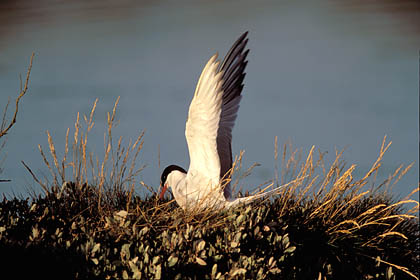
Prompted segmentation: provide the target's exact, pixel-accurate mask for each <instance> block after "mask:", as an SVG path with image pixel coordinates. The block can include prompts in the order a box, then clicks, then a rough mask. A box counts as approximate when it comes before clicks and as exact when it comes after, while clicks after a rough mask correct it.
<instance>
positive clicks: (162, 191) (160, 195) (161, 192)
mask: <svg viewBox="0 0 420 280" xmlns="http://www.w3.org/2000/svg"><path fill="white" fill-rule="evenodd" d="M167 189H168V184H165V185H164V186H163V188H162V190H161V191H160V194H159V199H162V198H163V196H164V195H165V192H166V190H167Z"/></svg>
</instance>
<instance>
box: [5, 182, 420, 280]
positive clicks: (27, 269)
mask: <svg viewBox="0 0 420 280" xmlns="http://www.w3.org/2000/svg"><path fill="white" fill-rule="evenodd" d="M98 198H99V197H98V195H97V190H96V188H93V187H90V186H88V185H76V184H74V183H65V184H64V185H63V186H62V187H61V188H53V189H52V190H51V191H50V192H49V193H48V194H47V195H41V196H39V197H37V198H35V199H34V200H33V201H32V202H29V201H28V200H20V199H17V198H15V199H12V200H7V199H3V201H2V202H1V203H0V214H1V215H0V248H1V249H0V250H1V252H2V254H1V256H2V257H1V260H0V263H1V264H2V266H3V267H4V269H3V270H2V271H3V273H10V275H16V276H17V277H19V278H22V277H28V278H29V277H31V278H33V277H35V276H43V277H45V276H54V277H59V278H69V279H110V278H117V279H132V278H135V279H140V278H143V279H160V278H163V279H172V278H175V279H176V278H178V279H186V278H188V279H197V278H203V279H231V278H239V279H263V278H267V279H395V277H397V278H396V279H408V278H411V277H410V275H411V276H412V277H413V279H414V277H415V276H414V274H416V273H417V274H418V273H419V269H418V268H419V263H418V262H419V259H418V253H419V251H418V246H417V244H418V241H419V229H418V224H417V222H415V221H414V220H413V219H405V218H404V217H405V216H404V214H401V213H402V210H401V208H399V207H398V206H395V204H392V203H391V201H390V200H389V199H388V198H386V197H379V196H377V197H365V198H363V199H360V200H359V201H357V203H354V204H352V206H351V207H350V208H348V209H347V210H346V213H345V214H342V215H339V216H336V217H332V220H329V221H326V220H325V219H326V218H328V217H322V216H314V215H313V214H314V213H316V212H317V211H318V210H319V206H320V205H317V204H316V203H315V204H314V203H311V201H307V202H305V203H303V204H302V205H299V206H295V207H293V208H288V209H287V211H286V212H285V213H283V214H281V213H282V209H283V207H284V201H283V200H281V199H280V198H277V199H275V200H274V201H264V202H263V201H261V202H257V203H256V204H254V205H249V206H246V207H240V208H237V209H233V210H230V211H226V212H221V213H211V212H210V211H209V212H207V213H200V214H198V213H196V214H188V213H185V212H183V211H182V210H180V209H179V208H177V207H176V205H175V204H174V203H172V202H167V203H161V202H158V201H157V200H156V199H155V198H154V197H151V198H148V199H140V198H139V197H132V198H131V201H129V200H128V199H129V193H128V192H127V193H126V196H120V197H118V198H117V200H118V202H117V201H114V202H115V203H114V206H113V207H112V208H113V209H111V208H109V207H108V208H107V209H104V208H103V207H101V205H100V204H99V199H98ZM115 198H116V197H115ZM295 203H296V201H295V200H291V201H289V205H295ZM127 205H128V211H127ZM393 205H394V206H393ZM114 207H115V208H114ZM339 207H340V206H339V201H338V200H337V201H336V202H335V207H334V208H339ZM115 209H125V210H120V211H114V210H115ZM385 209H387V210H386V212H388V214H387V215H383V212H382V213H381V211H383V210H385ZM366 215H370V217H369V218H368V219H370V220H371V222H370V224H368V223H367V224H365V225H363V226H360V228H357V229H354V228H352V226H353V224H351V222H349V221H354V222H356V221H357V220H358V219H359V217H361V216H366ZM373 221H383V222H382V223H379V222H373ZM385 221H386V222H385ZM331 224H334V225H337V227H336V228H335V229H334V227H331ZM340 224H341V225H342V226H338V225H340ZM391 225H392V226H391ZM390 228H392V231H387V230H389V229H390ZM403 266H404V267H403Z"/></svg>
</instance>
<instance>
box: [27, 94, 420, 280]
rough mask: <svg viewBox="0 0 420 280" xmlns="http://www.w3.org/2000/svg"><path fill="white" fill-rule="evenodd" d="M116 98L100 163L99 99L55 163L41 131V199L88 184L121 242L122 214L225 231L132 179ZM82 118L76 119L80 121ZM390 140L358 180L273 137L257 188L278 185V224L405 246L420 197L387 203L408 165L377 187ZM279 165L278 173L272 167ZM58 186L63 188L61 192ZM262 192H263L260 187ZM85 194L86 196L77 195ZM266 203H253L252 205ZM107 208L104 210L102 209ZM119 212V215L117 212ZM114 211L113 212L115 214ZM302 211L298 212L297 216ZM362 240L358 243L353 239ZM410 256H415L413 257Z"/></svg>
mask: <svg viewBox="0 0 420 280" xmlns="http://www.w3.org/2000/svg"><path fill="white" fill-rule="evenodd" d="M118 102H119V98H118V99H117V101H116V102H115V104H114V107H113V109H112V111H110V112H109V113H107V127H106V132H105V133H104V156H103V157H102V158H99V157H98V156H97V155H96V154H95V153H94V152H89V151H88V143H89V142H88V139H89V138H88V136H89V134H90V132H91V130H92V129H93V128H94V125H95V122H94V114H95V110H96V106H97V100H96V101H95V102H94V104H93V106H92V110H91V112H90V113H89V114H88V115H83V118H81V117H80V114H79V113H78V114H77V117H76V122H75V124H74V129H73V132H72V133H71V134H70V129H67V133H66V138H65V139H66V142H65V145H64V152H63V157H62V158H59V157H58V153H57V148H56V144H55V143H54V141H53V139H52V137H51V135H50V133H49V132H48V131H47V137H48V144H49V146H48V151H45V150H44V149H43V148H42V147H41V146H39V150H40V153H41V156H42V158H43V160H44V163H45V164H46V166H47V167H48V169H49V171H50V173H51V176H52V183H48V182H47V181H45V180H44V181H42V180H40V179H38V178H37V177H36V175H35V174H34V173H33V172H32V171H31V169H30V168H29V167H28V166H27V165H26V164H25V166H26V167H27V169H28V170H29V172H31V174H32V175H33V177H34V179H35V180H36V181H37V182H38V183H39V184H40V185H41V187H42V188H43V190H44V191H45V192H46V193H50V192H62V191H63V189H65V188H66V187H69V186H70V185H69V183H68V182H70V181H71V182H72V186H73V187H74V186H75V187H76V188H80V189H83V188H86V186H92V188H91V189H93V190H94V191H93V192H92V193H91V197H90V199H91V201H94V202H95V203H93V205H95V207H97V208H98V209H97V210H99V211H97V213H99V214H100V215H103V219H102V221H103V224H102V226H103V229H111V230H115V231H116V232H117V233H116V234H120V235H121V236H122V235H124V234H127V233H126V231H122V230H121V228H120V227H119V226H118V225H116V224H115V223H112V222H110V221H111V220H110V216H111V217H114V218H117V219H118V220H122V221H124V220H125V219H126V218H127V216H135V217H139V218H138V219H137V222H136V225H135V227H137V228H148V229H152V230H154V231H155V232H156V231H161V230H166V229H179V228H190V227H194V226H200V227H207V228H216V227H224V226H229V223H230V222H231V220H230V219H229V217H230V215H232V211H221V212H217V211H213V210H212V209H208V210H207V211H202V209H200V211H199V210H198V209H197V211H188V212H187V211H183V210H182V209H180V208H179V207H177V206H176V203H175V201H174V200H169V201H167V200H166V201H163V202H162V201H159V200H158V199H157V197H156V195H155V194H156V191H157V188H154V187H152V186H148V185H147V184H145V183H144V182H141V181H139V180H137V175H138V174H139V172H141V170H142V167H138V165H137V162H136V161H137V158H138V155H139V152H140V151H141V149H142V147H143V135H144V134H143V133H141V134H140V135H139V136H138V137H137V138H136V139H135V140H134V141H131V140H129V142H128V144H127V145H124V144H123V139H122V137H119V138H118V139H117V140H114V138H113V134H112V129H113V127H114V126H115V123H116V120H115V117H116V109H117V105H118ZM81 119H82V120H81ZM390 145H391V142H388V141H387V139H386V137H384V139H383V141H382V145H381V147H380V149H379V154H378V158H377V159H376V161H375V162H374V163H373V165H372V167H371V168H370V170H368V171H367V172H366V174H365V175H364V176H362V177H361V178H356V176H355V175H354V171H355V169H356V165H355V164H351V165H350V166H349V167H347V166H346V164H345V162H344V160H343V151H336V153H335V159H334V161H333V162H332V164H330V165H329V166H327V165H326V163H325V153H322V152H320V151H318V152H316V151H315V147H312V148H311V149H310V151H309V153H308V154H307V156H306V157H305V158H304V157H303V155H302V151H301V150H298V149H293V147H292V145H291V144H285V145H284V146H283V148H282V150H281V151H279V147H278V143H277V138H276V139H275V151H274V157H275V160H276V161H275V162H276V164H275V175H274V179H273V180H272V181H270V182H265V183H264V184H263V185H262V188H263V190H266V189H269V188H271V187H278V186H280V185H283V188H282V189H281V190H280V192H279V194H278V195H276V196H275V201H274V202H272V203H273V205H274V206H273V207H276V211H277V212H276V213H277V216H278V219H282V218H283V217H286V216H287V215H290V213H291V212H294V211H295V212H296V211H298V212H299V211H301V212H302V217H304V221H303V223H304V224H311V223H314V221H316V223H318V224H321V225H322V227H323V228H325V231H326V232H327V234H328V236H329V241H328V242H329V243H330V244H332V245H333V246H335V244H340V243H339V242H341V241H343V240H344V241H345V240H352V242H353V243H355V244H357V246H358V248H359V249H360V248H362V249H363V248H366V249H367V252H368V251H369V250H368V249H369V248H374V249H378V250H382V248H383V242H385V241H386V240H388V239H389V238H394V239H395V238H399V239H401V240H405V239H407V238H408V237H407V236H405V234H404V232H403V230H402V229H403V228H402V227H403V226H404V222H405V221H408V220H414V219H418V216H416V213H418V210H419V202H418V201H416V200H415V199H413V198H412V197H413V195H414V194H416V193H417V192H418V191H419V187H418V186H415V188H414V190H413V191H412V193H411V194H410V195H409V196H407V197H406V198H404V199H403V200H399V201H394V202H392V203H384V201H390V200H389V195H390V189H391V188H392V186H394V185H395V184H396V183H397V182H398V181H399V180H400V179H401V177H402V176H404V174H406V173H407V172H408V171H409V170H410V168H411V167H412V166H413V164H410V165H408V166H403V165H401V166H399V167H398V168H397V169H396V170H395V172H393V173H392V174H390V175H389V177H388V178H387V179H386V180H385V181H384V182H382V183H381V184H378V185H375V184H373V182H375V180H376V177H377V172H378V170H379V168H380V167H381V165H382V162H383V156H384V154H385V152H386V151H387V150H388V149H389V147H390ZM48 154H49V155H48ZM242 157H243V153H241V154H240V155H239V156H237V157H236V159H235V162H234V164H233V167H232V169H231V171H230V172H229V173H228V175H227V177H226V178H224V180H223V184H226V183H231V184H232V186H233V189H235V188H237V186H238V180H236V181H233V180H232V177H233V175H234V174H238V173H239V170H242ZM279 161H281V169H280V170H279V168H278V164H279ZM255 166H256V165H253V166H251V167H250V168H249V169H248V170H246V171H245V172H241V173H242V175H241V176H238V179H239V180H240V179H242V178H244V177H246V176H247V175H249V174H250V172H251V171H252V169H253V168H254V167H255ZM59 186H62V187H61V189H60V187H59ZM136 187H140V188H142V189H146V190H147V191H148V192H149V194H150V196H149V197H146V198H141V197H139V196H137V195H134V193H135V190H136ZM258 189H259V190H260V189H261V186H260V187H259V188H258ZM81 194H82V195H85V194H86V192H81ZM264 203H267V201H259V202H256V203H254V207H258V205H259V204H264ZM104 210H106V211H104ZM117 211H118V212H117ZM116 212H117V214H116ZM299 213H300V212H299ZM366 231H369V232H370V233H372V232H373V233H374V235H372V234H371V235H369V236H371V237H370V238H369V239H364V238H360V236H363V235H364V233H365V232H366ZM358 240H360V241H358ZM364 252H365V251H363V253H360V254H364V257H367V258H371V259H374V260H376V261H377V262H379V263H380V262H382V263H385V264H387V265H390V266H392V267H394V268H395V269H398V270H400V271H403V272H405V273H406V274H407V275H410V276H411V277H413V278H414V279H418V278H417V277H416V276H415V275H414V274H413V273H412V272H410V271H409V270H408V269H407V268H406V267H404V266H402V265H403V264H392V263H389V262H387V261H385V260H382V259H380V258H379V259H378V258H377V257H376V256H374V255H372V256H371V255H366V253H364ZM413 253H414V252H413Z"/></svg>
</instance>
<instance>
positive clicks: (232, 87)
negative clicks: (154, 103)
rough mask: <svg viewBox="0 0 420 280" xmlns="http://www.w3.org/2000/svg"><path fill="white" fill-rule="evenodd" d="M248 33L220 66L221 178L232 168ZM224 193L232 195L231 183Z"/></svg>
mask: <svg viewBox="0 0 420 280" xmlns="http://www.w3.org/2000/svg"><path fill="white" fill-rule="evenodd" d="M247 34H248V32H246V33H244V34H242V36H241V37H239V39H238V40H237V41H236V42H235V43H234V44H233V46H232V47H231V49H230V50H229V52H228V53H227V55H226V56H225V59H224V60H223V63H222V64H221V66H220V71H221V72H222V73H223V76H222V79H223V85H222V91H223V103H222V113H221V116H220V122H219V129H218V132H217V151H218V154H219V158H220V166H221V168H220V177H221V178H227V175H226V173H227V172H229V170H230V169H231V168H232V145H231V143H232V129H233V127H234V125H235V120H236V117H237V115H238V110H239V102H240V101H241V98H242V96H241V92H242V89H243V87H244V85H243V81H244V78H245V68H246V65H247V63H248V61H246V57H247V55H248V52H249V50H245V46H246V44H247V42H248V39H247V38H246V36H247ZM224 194H225V197H226V198H231V197H232V191H231V188H230V184H226V185H225V188H224Z"/></svg>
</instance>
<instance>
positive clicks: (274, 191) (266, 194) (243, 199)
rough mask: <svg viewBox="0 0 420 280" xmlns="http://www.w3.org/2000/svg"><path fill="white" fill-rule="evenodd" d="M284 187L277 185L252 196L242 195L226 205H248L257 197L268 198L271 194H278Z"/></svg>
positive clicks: (228, 206)
mask: <svg viewBox="0 0 420 280" xmlns="http://www.w3.org/2000/svg"><path fill="white" fill-rule="evenodd" d="M283 187H284V186H280V187H277V188H275V189H272V190H269V191H266V192H263V193H259V194H255V195H250V196H247V197H240V198H237V199H235V200H232V201H227V203H226V207H227V208H230V207H234V206H237V205H240V204H242V205H246V204H249V203H251V202H253V201H255V200H257V199H262V198H267V197H269V196H272V195H275V194H278V193H279V192H280V190H281V189H282V188H283Z"/></svg>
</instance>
